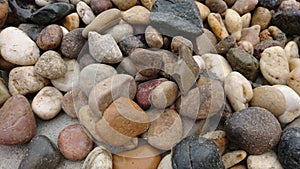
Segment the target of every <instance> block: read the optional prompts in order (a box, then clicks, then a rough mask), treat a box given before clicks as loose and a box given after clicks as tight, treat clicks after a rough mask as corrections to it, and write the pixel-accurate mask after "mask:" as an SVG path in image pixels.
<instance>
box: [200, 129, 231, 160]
mask: <svg viewBox="0 0 300 169" xmlns="http://www.w3.org/2000/svg"><path fill="white" fill-rule="evenodd" d="M202 137H205V138H208V139H211V140H213V141H214V143H215V144H216V145H217V146H218V148H219V151H220V155H222V154H223V153H224V152H225V150H226V149H227V147H228V143H229V141H228V139H227V138H226V133H225V131H222V130H216V131H211V132H208V133H206V134H204V135H203V136H202Z"/></svg>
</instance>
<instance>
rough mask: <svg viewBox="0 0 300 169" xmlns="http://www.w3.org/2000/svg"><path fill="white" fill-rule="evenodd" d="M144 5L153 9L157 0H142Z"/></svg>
mask: <svg viewBox="0 0 300 169" xmlns="http://www.w3.org/2000/svg"><path fill="white" fill-rule="evenodd" d="M140 1H141V3H142V5H143V6H144V7H145V8H147V9H148V10H149V11H151V10H152V6H153V5H154V3H155V0H140Z"/></svg>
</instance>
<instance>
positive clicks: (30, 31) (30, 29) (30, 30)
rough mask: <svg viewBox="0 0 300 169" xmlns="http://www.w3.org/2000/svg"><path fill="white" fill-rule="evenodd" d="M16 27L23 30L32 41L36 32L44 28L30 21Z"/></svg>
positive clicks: (34, 39) (35, 36) (36, 34)
mask: <svg viewBox="0 0 300 169" xmlns="http://www.w3.org/2000/svg"><path fill="white" fill-rule="evenodd" d="M18 28H19V29H21V30H22V31H23V32H25V33H26V34H27V35H28V36H29V37H30V39H32V40H33V41H36V38H37V36H38V34H39V33H40V32H41V31H42V30H43V29H44V27H43V26H41V25H36V24H30V23H22V24H20V25H19V26H18Z"/></svg>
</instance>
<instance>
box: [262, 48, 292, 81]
mask: <svg viewBox="0 0 300 169" xmlns="http://www.w3.org/2000/svg"><path fill="white" fill-rule="evenodd" d="M259 66H260V70H261V73H262V75H263V76H264V78H265V79H266V80H267V81H268V82H269V83H270V84H286V83H287V79H288V75H289V72H290V71H289V63H288V60H287V58H286V56H285V52H284V50H283V49H282V48H281V47H279V46H274V47H269V48H267V49H265V50H264V51H263V53H262V54H261V58H260V62H259Z"/></svg>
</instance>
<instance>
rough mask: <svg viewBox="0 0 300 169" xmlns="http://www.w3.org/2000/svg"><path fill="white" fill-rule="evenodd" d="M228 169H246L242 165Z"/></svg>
mask: <svg viewBox="0 0 300 169" xmlns="http://www.w3.org/2000/svg"><path fill="white" fill-rule="evenodd" d="M230 169H247V167H246V166H244V165H236V166H233V167H231V168H230Z"/></svg>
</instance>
